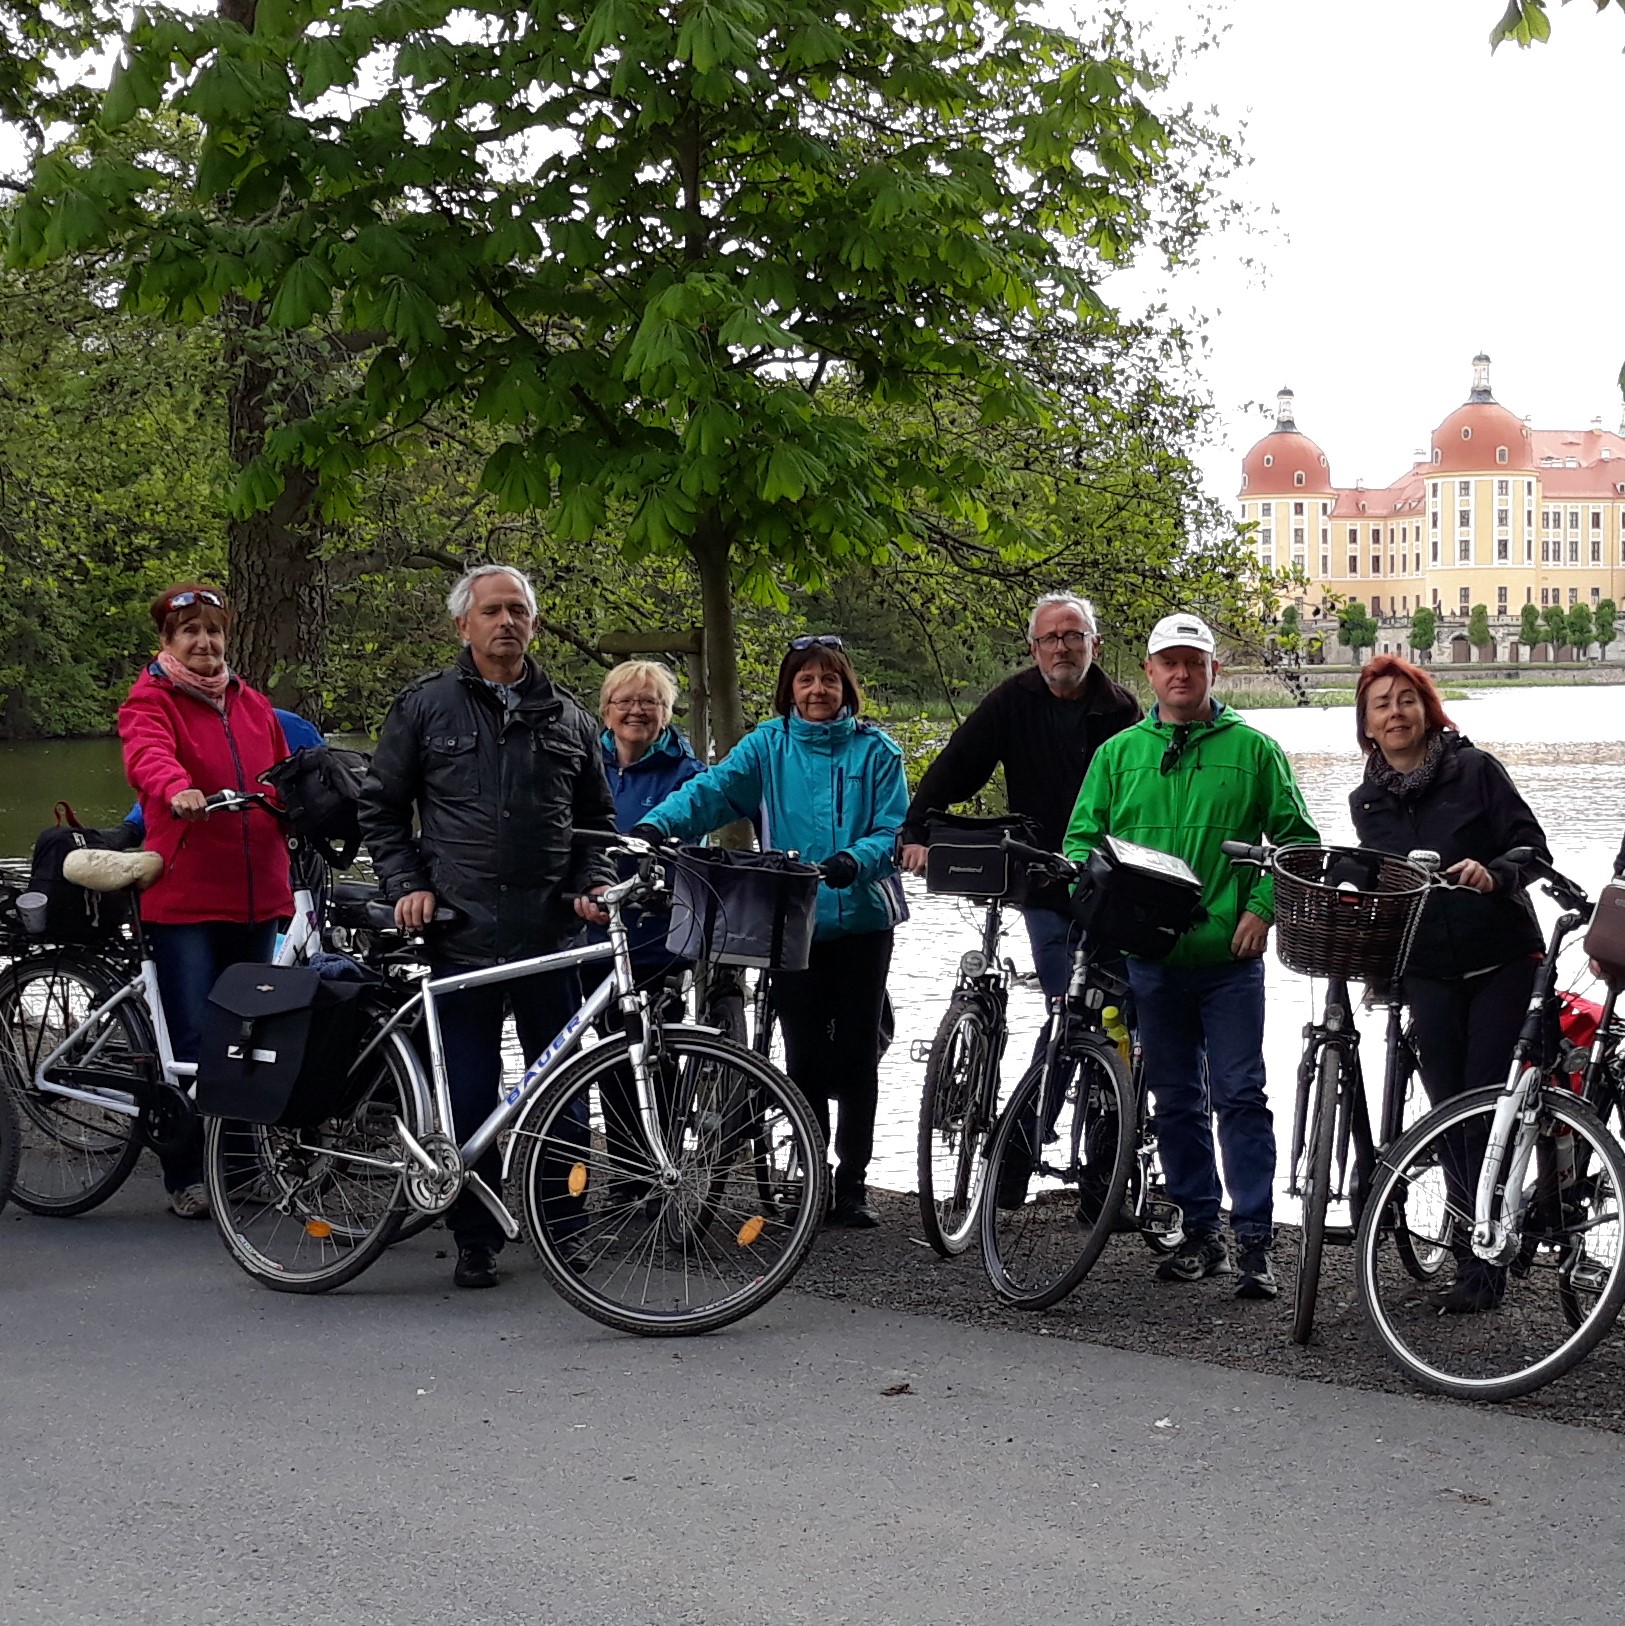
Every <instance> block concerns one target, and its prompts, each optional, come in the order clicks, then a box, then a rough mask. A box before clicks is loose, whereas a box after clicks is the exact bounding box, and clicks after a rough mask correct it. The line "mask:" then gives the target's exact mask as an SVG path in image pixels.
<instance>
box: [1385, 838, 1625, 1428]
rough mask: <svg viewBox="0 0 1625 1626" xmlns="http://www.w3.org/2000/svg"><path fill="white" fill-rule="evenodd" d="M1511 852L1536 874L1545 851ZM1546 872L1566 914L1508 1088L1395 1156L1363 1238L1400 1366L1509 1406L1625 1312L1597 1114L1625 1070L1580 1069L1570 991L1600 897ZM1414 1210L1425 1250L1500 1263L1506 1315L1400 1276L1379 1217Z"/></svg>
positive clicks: (1462, 1100)
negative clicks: (1561, 988) (1534, 854)
mask: <svg viewBox="0 0 1625 1626" xmlns="http://www.w3.org/2000/svg"><path fill="white" fill-rule="evenodd" d="M1508 857H1510V858H1512V859H1514V860H1515V861H1517V862H1519V863H1525V864H1527V863H1528V862H1529V861H1530V857H1531V855H1530V854H1529V853H1528V852H1527V851H1526V850H1519V851H1517V852H1515V853H1512V854H1508ZM1537 869H1538V873H1539V874H1540V876H1541V885H1542V890H1544V891H1545V892H1546V893H1547V895H1548V896H1550V897H1551V898H1553V899H1554V900H1555V901H1556V902H1557V904H1558V907H1559V909H1560V910H1561V911H1562V912H1561V914H1560V915H1559V917H1558V919H1557V921H1556V922H1555V923H1554V924H1553V926H1552V929H1551V933H1550V936H1549V938H1548V942H1547V951H1546V956H1545V959H1544V961H1543V962H1542V964H1541V966H1540V969H1539V971H1538V972H1537V974H1536V978H1535V986H1534V990H1533V992H1532V995H1531V997H1530V1001H1529V1006H1528V1011H1527V1014H1526V1016H1525V1019H1524V1023H1523V1027H1522V1029H1521V1031H1520V1032H1519V1035H1518V1039H1517V1042H1516V1043H1515V1045H1514V1046H1513V1052H1512V1058H1511V1062H1510V1065H1509V1067H1508V1072H1507V1081H1506V1083H1505V1084H1504V1085H1502V1086H1499V1087H1497V1086H1491V1087H1488V1088H1484V1089H1477V1090H1469V1091H1467V1092H1465V1093H1464V1094H1462V1095H1458V1096H1455V1097H1453V1098H1452V1099H1451V1100H1449V1101H1446V1102H1444V1103H1443V1104H1442V1105H1441V1106H1439V1107H1437V1108H1435V1109H1434V1110H1433V1111H1432V1112H1430V1113H1428V1114H1427V1116H1426V1117H1424V1118H1422V1119H1421V1121H1420V1122H1418V1123H1417V1124H1415V1125H1414V1126H1413V1127H1412V1128H1411V1129H1410V1130H1408V1131H1407V1132H1406V1133H1405V1134H1404V1135H1403V1136H1401V1137H1400V1139H1399V1141H1398V1143H1397V1144H1396V1145H1394V1146H1393V1147H1391V1148H1389V1149H1388V1150H1387V1151H1385V1152H1384V1153H1383V1155H1382V1157H1381V1158H1380V1160H1379V1163H1378V1166H1377V1171H1376V1176H1375V1179H1374V1181H1373V1185H1372V1189H1371V1193H1370V1197H1369V1200H1368V1202H1367V1206H1366V1210H1365V1213H1364V1215H1363V1216H1362V1219H1361V1222H1360V1229H1359V1233H1358V1235H1357V1237H1356V1241H1355V1268H1356V1273H1357V1276H1358V1280H1359V1287H1360V1297H1361V1301H1362V1303H1363V1305H1364V1307H1365V1311H1366V1315H1367V1318H1368V1319H1369V1320H1370V1322H1371V1325H1372V1328H1373V1330H1374V1331H1375V1332H1376V1334H1377V1336H1378V1337H1379V1338H1380V1339H1381V1341H1382V1344H1383V1346H1384V1348H1385V1349H1386V1350H1387V1352H1388V1354H1389V1356H1390V1357H1391V1358H1392V1359H1393V1361H1394V1362H1395V1364H1396V1365H1398V1366H1399V1367H1400V1369H1401V1370H1402V1371H1404V1372H1405V1373H1406V1375H1407V1376H1409V1377H1410V1378H1411V1379H1412V1380H1413V1381H1415V1382H1417V1383H1419V1384H1421V1385H1422V1386H1423V1387H1424V1388H1428V1389H1433V1390H1435V1391H1437V1392H1438V1393H1441V1394H1447V1395H1452V1396H1454V1397H1456V1398H1458V1399H1466V1400H1507V1399H1511V1398H1512V1397H1514V1396H1516V1395H1523V1394H1528V1393H1530V1392H1531V1391H1532V1390H1534V1389H1538V1388H1540V1387H1541V1386H1542V1385H1544V1384H1546V1383H1549V1382H1551V1381H1552V1379H1553V1378H1556V1377H1559V1376H1561V1375H1562V1374H1563V1373H1565V1372H1567V1371H1569V1370H1571V1369H1572V1368H1573V1367H1574V1366H1576V1365H1577V1364H1578V1363H1579V1362H1580V1361H1581V1360H1583V1359H1584V1358H1585V1357H1586V1355H1588V1354H1589V1353H1590V1352H1591V1350H1592V1349H1594V1348H1595V1347H1596V1345H1597V1344H1598V1342H1599V1341H1600V1340H1601V1339H1602V1338H1603V1337H1604V1336H1605V1335H1606V1333H1607V1332H1608V1329H1609V1328H1610V1327H1611V1326H1612V1325H1613V1323H1614V1320H1615V1318H1616V1317H1617V1316H1618V1314H1619V1310H1620V1306H1621V1304H1622V1303H1625V1248H1622V1246H1621V1241H1622V1230H1625V1226H1622V1218H1621V1191H1622V1189H1625V1151H1622V1150H1621V1148H1620V1145H1619V1142H1618V1141H1617V1140H1615V1138H1614V1136H1613V1135H1612V1134H1611V1133H1610V1131H1609V1130H1608V1128H1607V1127H1606V1124H1605V1122H1604V1119H1603V1117H1602V1116H1601V1113H1600V1112H1599V1106H1601V1108H1602V1110H1603V1111H1607V1110H1609V1109H1610V1108H1611V1106H1612V1102H1611V1101H1610V1102H1607V1103H1604V1102H1603V1101H1602V1100H1601V1089H1600V1087H1601V1085H1602V1084H1603V1082H1604V1081H1606V1082H1607V1083H1608V1085H1609V1087H1610V1089H1611V1088H1612V1087H1613V1086H1614V1084H1616V1083H1617V1069H1616V1068H1615V1066H1614V1063H1613V1061H1612V1059H1611V1057H1610V1055H1609V1054H1608V1050H1607V1047H1606V1046H1604V1047H1599V1048H1598V1049H1596V1050H1594V1051H1593V1053H1592V1057H1591V1061H1590V1062H1589V1063H1587V1064H1585V1066H1584V1067H1583V1068H1581V1067H1578V1066H1577V1054H1578V1053H1577V1052H1576V1051H1575V1048H1574V1047H1573V1046H1572V1045H1570V1044H1568V1043H1567V1041H1565V1040H1564V1038H1563V1035H1562V1031H1561V1020H1560V1019H1561V995H1560V994H1559V992H1558V989H1557V982H1558V975H1559V973H1558V954H1559V951H1560V950H1561V948H1562V946H1563V944H1564V942H1565V941H1566V940H1567V939H1568V938H1570V937H1571V936H1572V935H1573V934H1574V933H1575V932H1577V931H1578V930H1579V929H1580V928H1581V927H1582V926H1584V925H1585V924H1586V922H1587V920H1588V919H1589V918H1590V915H1591V900H1590V899H1589V898H1588V897H1587V895H1586V893H1585V892H1584V890H1583V889H1582V888H1581V887H1579V886H1578V885H1577V884H1576V883H1575V882H1573V881H1571V880H1569V879H1568V878H1567V877H1565V876H1563V875H1561V874H1559V873H1558V872H1557V871H1556V870H1555V869H1553V868H1552V867H1551V866H1550V865H1548V864H1544V863H1542V864H1539V865H1538V866H1537ZM1610 1003H1611V1002H1610ZM1611 1021H1612V1012H1611V1011H1610V1022H1611ZM1577 1070H1578V1071H1580V1072H1581V1075H1582V1078H1581V1090H1582V1092H1583V1091H1584V1090H1587V1089H1593V1088H1596V1089H1598V1090H1599V1095H1598V1097H1596V1098H1593V1097H1590V1096H1588V1095H1586V1094H1585V1093H1578V1092H1577V1091H1576V1089H1575V1087H1574V1080H1573V1074H1574V1073H1575V1072H1576V1071H1577ZM1401 1201H1402V1202H1403V1205H1404V1206H1403V1212H1404V1215H1405V1220H1404V1223H1405V1225H1406V1227H1407V1229H1408V1230H1409V1232H1410V1234H1411V1236H1412V1237H1413V1238H1418V1239H1420V1240H1421V1241H1422V1243H1423V1244H1424V1246H1425V1247H1427V1248H1428V1249H1430V1250H1435V1251H1437V1252H1438V1253H1440V1254H1441V1255H1443V1254H1449V1255H1450V1256H1451V1257H1453V1258H1454V1259H1455V1260H1457V1261H1458V1263H1461V1264H1465V1263H1466V1262H1467V1261H1469V1260H1481V1261H1483V1262H1484V1263H1485V1264H1486V1265H1487V1266H1489V1267H1491V1272H1492V1276H1491V1281H1492V1283H1493V1284H1494V1288H1495V1292H1496V1295H1497V1297H1496V1302H1495V1303H1494V1305H1493V1307H1490V1308H1486V1309H1484V1310H1483V1311H1481V1312H1480V1313H1478V1314H1463V1315H1445V1314H1441V1313H1440V1311H1439V1308H1438V1307H1437V1306H1435V1305H1433V1304H1431V1303H1429V1302H1427V1301H1426V1300H1425V1299H1423V1298H1422V1297H1421V1296H1420V1295H1419V1294H1418V1292H1417V1289H1416V1283H1415V1282H1414V1281H1413V1280H1412V1279H1411V1278H1410V1276H1409V1274H1408V1273H1407V1272H1404V1271H1403V1270H1402V1271H1400V1272H1398V1273H1396V1272H1395V1271H1394V1270H1393V1269H1392V1268H1391V1266H1390V1263H1389V1258H1388V1254H1387V1252H1386V1251H1385V1250H1384V1249H1383V1248H1382V1246H1381V1244H1382V1240H1383V1235H1384V1227H1383V1226H1382V1225H1381V1224H1380V1223H1378V1221H1379V1218H1380V1216H1381V1215H1382V1214H1383V1213H1384V1212H1385V1211H1387V1210H1388V1209H1389V1208H1390V1207H1391V1205H1393V1204H1395V1203H1397V1202H1401Z"/></svg>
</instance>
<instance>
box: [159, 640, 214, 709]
mask: <svg viewBox="0 0 1625 1626" xmlns="http://www.w3.org/2000/svg"><path fill="white" fill-rule="evenodd" d="M158 670H159V671H160V672H162V673H163V674H164V676H165V677H166V678H168V679H169V681H170V682H171V683H173V684H175V685H176V686H177V687H179V688H182V689H190V690H191V691H192V693H193V694H199V695H202V696H203V698H204V699H205V700H207V701H209V702H210V703H211V704H212V705H216V706H223V705H224V704H225V699H226V690H227V688H229V687H230V685H231V668H230V667H229V666H223V667H222V668H221V669H220V670H219V671H218V672H217V673H215V675H214V676H213V677H199V676H198V675H197V673H196V672H194V671H193V670H192V669H191V667H189V666H187V665H186V664H185V662H183V661H182V660H181V659H180V658H179V657H178V656H176V655H171V654H170V652H169V651H168V650H167V649H160V650H159V651H158Z"/></svg>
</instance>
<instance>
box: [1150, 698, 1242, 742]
mask: <svg viewBox="0 0 1625 1626" xmlns="http://www.w3.org/2000/svg"><path fill="white" fill-rule="evenodd" d="M1240 721H1241V713H1240V712H1239V711H1237V710H1236V709H1235V707H1233V706H1227V705H1225V703H1224V702H1223V701H1222V700H1215V701H1214V702H1213V715H1212V716H1211V717H1209V718H1207V719H1206V720H1204V721H1202V722H1198V723H1193V724H1191V725H1189V726H1191V727H1193V728H1201V729H1220V728H1234V727H1235V726H1236V725H1237V724H1238V723H1239V722H1240ZM1134 726H1135V727H1136V728H1144V729H1149V730H1150V731H1151V732H1152V733H1153V734H1172V733H1173V731H1174V730H1175V729H1176V728H1180V727H1184V726H1186V725H1184V724H1180V723H1168V722H1164V721H1163V719H1162V716H1161V714H1160V713H1159V711H1158V709H1157V707H1156V706H1155V705H1153V706H1152V707H1151V710H1150V711H1148V712H1147V713H1146V714H1145V716H1144V717H1142V718H1141V719H1140V720H1139V722H1137V723H1136V724H1135V725H1134Z"/></svg>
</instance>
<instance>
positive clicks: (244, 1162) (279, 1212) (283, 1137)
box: [203, 1032, 423, 1293]
mask: <svg viewBox="0 0 1625 1626" xmlns="http://www.w3.org/2000/svg"><path fill="white" fill-rule="evenodd" d="M359 1065H360V1066H362V1067H364V1068H368V1069H371V1070H372V1072H373V1074H374V1075H375V1076H374V1077H373V1078H371V1079H369V1080H368V1082H367V1083H366V1086H365V1089H364V1093H363V1094H362V1096H361V1099H360V1100H359V1101H358V1102H357V1103H356V1105H355V1106H354V1107H353V1108H352V1109H351V1110H350V1111H349V1112H348V1113H346V1114H345V1115H344V1117H342V1118H334V1119H329V1120H328V1121H327V1122H326V1123H323V1124H318V1125H315V1126H313V1127H311V1128H308V1129H282V1128H278V1127H275V1126H270V1125H264V1124H246V1123H239V1122H237V1121H235V1120H233V1119H227V1118H211V1119H209V1120H208V1121H207V1127H206V1129H205V1132H204V1139H203V1172H204V1180H205V1183H206V1184H207V1186H208V1190H209V1211H210V1214H211V1215H212V1216H213V1219H214V1223H215V1229H216V1231H218V1232H219V1234H220V1240H221V1241H222V1242H223V1243H224V1244H225V1247H226V1251H227V1253H229V1254H230V1255H231V1257H232V1259H233V1260H234V1261H235V1262H236V1263H237V1265H238V1266H239V1267H240V1268H241V1269H242V1270H243V1271H244V1272H246V1273H247V1274H248V1275H249V1276H251V1277H252V1278H253V1279H254V1280H255V1281H256V1282H258V1283H259V1284H260V1285H261V1286H262V1287H268V1288H270V1289H271V1290H272V1291H273V1292H277V1293H326V1292H329V1291H331V1290H332V1289H333V1288H335V1287H342V1286H343V1285H344V1283H346V1282H348V1281H352V1280H354V1278H355V1277H357V1276H359V1275H360V1274H361V1272H362V1271H364V1270H366V1269H367V1268H368V1266H370V1265H371V1264H373V1263H374V1261H375V1260H377V1259H378V1258H379V1256H380V1255H381V1254H382V1253H383V1252H384V1250H385V1249H386V1248H387V1247H388V1246H389V1245H390V1243H391V1242H393V1241H394V1240H395V1237H396V1235H397V1233H398V1232H399V1231H400V1228H401V1223H402V1221H403V1220H404V1219H405V1218H406V1215H407V1207H406V1201H405V1195H404V1192H403V1189H402V1168H403V1167H404V1162H405V1148H404V1147H403V1146H402V1145H401V1143H400V1137H399V1135H398V1134H397V1133H396V1132H395V1127H394V1119H395V1116H396V1115H397V1114H398V1115H399V1116H400V1117H401V1118H403V1119H404V1120H405V1121H406V1123H407V1124H408V1125H409V1126H412V1125H418V1124H420V1123H421V1122H422V1121H423V1120H422V1106H423V1089H422V1075H421V1071H420V1069H419V1067H418V1063H417V1058H416V1056H415V1054H414V1053H413V1051H412V1047H411V1044H410V1043H409V1041H408V1040H407V1039H406V1038H405V1037H404V1035H402V1034H400V1033H398V1032H397V1033H391V1034H389V1035H388V1036H387V1037H386V1038H385V1039H384V1040H383V1041H382V1042H381V1043H380V1044H379V1045H378V1046H377V1047H376V1048H375V1049H374V1050H372V1051H371V1053H370V1054H369V1055H367V1057H366V1059H365V1060H364V1061H362V1062H360V1063H359ZM351 1157H354V1158H355V1159H356V1160H357V1161H353V1162H352V1161H351ZM363 1158H365V1159H368V1160H371V1161H369V1162H365V1163H364V1162H361V1161H359V1160H360V1159H363ZM386 1159H387V1160H389V1161H390V1162H392V1163H394V1164H395V1165H396V1167H395V1168H394V1170H393V1172H391V1170H390V1169H388V1168H382V1167H374V1163H380V1162H383V1161H385V1160H386Z"/></svg>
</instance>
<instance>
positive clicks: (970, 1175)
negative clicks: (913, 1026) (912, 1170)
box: [915, 995, 1000, 1259]
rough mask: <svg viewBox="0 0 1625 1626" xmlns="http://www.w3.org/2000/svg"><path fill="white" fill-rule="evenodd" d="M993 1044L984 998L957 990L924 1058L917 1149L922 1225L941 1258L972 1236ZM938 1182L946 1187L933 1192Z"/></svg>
mask: <svg viewBox="0 0 1625 1626" xmlns="http://www.w3.org/2000/svg"><path fill="white" fill-rule="evenodd" d="M999 1049H1000V1046H999V1045H998V1043H997V1040H996V1037H995V1032H994V1029H993V1027H992V1025H991V1024H990V1023H989V1021H988V1012H987V1009H986V1007H985V1006H984V1004H983V1002H982V1001H981V1000H979V999H977V998H975V997H974V996H965V995H955V997H954V999H953V1000H952V1002H951V1003H950V1004H949V1006H948V1009H947V1011H946V1012H945V1013H944V1014H943V1018H942V1021H941V1023H940V1024H939V1025H938V1027H937V1032H936V1037H935V1038H934V1039H932V1041H931V1052H930V1055H929V1056H928V1057H927V1059H926V1064H925V1084H924V1086H923V1088H922V1089H921V1091H920V1121H919V1129H918V1134H917V1137H916V1147H915V1154H916V1171H917V1175H918V1182H919V1203H920V1227H921V1229H922V1231H923V1232H924V1235H925V1240H926V1242H927V1243H929V1244H930V1246H931V1247H932V1248H933V1249H934V1250H935V1251H936V1252H937V1253H938V1254H940V1255H941V1256H942V1257H943V1258H944V1259H953V1258H956V1257H957V1256H958V1255H960V1254H962V1253H963V1252H964V1251H965V1250H966V1248H968V1247H969V1246H970V1244H971V1241H972V1239H973V1238H974V1237H975V1235H976V1223H977V1208H978V1206H979V1204H980V1201H981V1195H982V1191H983V1190H984V1188H985V1179H984V1177H985V1175H986V1173H987V1159H986V1157H985V1156H984V1155H983V1153H984V1151H985V1150H986V1144H987V1137H988V1133H989V1131H990V1130H991V1129H992V1119H993V1112H994V1110H995V1109H996V1107H997V1092H998V1064H997V1059H996V1058H997V1056H998V1052H999ZM990 1067H991V1068H992V1077H991V1079H990V1078H989V1068H990ZM990 1086H991V1087H990ZM939 1151H940V1153H941V1154H942V1155H941V1159H940V1161H941V1165H942V1168H941V1174H942V1176H943V1178H939V1175H938V1167H937V1165H938V1161H939ZM944 1185H945V1186H946V1187H947V1190H946V1192H941V1191H939V1187H941V1186H944Z"/></svg>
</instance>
